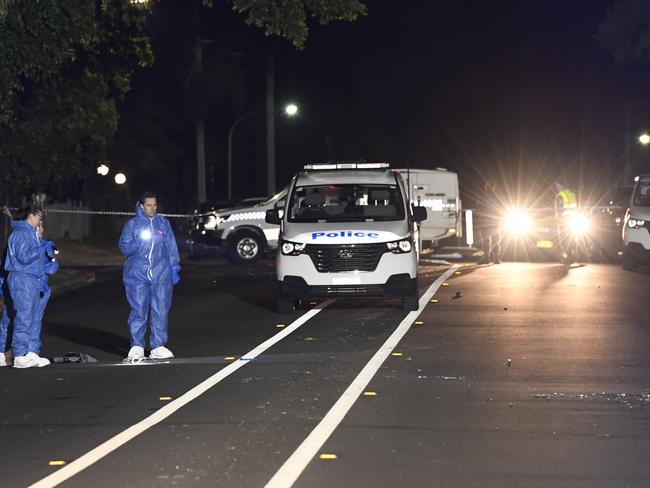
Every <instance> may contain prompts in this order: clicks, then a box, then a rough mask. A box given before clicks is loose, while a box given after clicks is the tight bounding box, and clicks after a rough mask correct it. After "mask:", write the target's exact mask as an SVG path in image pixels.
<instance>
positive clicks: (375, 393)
mask: <svg viewBox="0 0 650 488" xmlns="http://www.w3.org/2000/svg"><path fill="white" fill-rule="evenodd" d="M421 271H422V273H421V274H422V282H421V293H425V292H426V291H427V289H429V286H430V285H432V284H433V288H430V289H429V293H432V292H433V291H435V290H436V289H437V291H435V294H434V295H433V296H432V299H433V300H434V301H435V302H431V301H430V300H422V305H423V310H422V311H421V313H420V314H419V316H418V314H417V313H413V314H410V315H407V314H406V312H401V311H400V310H399V309H398V308H397V305H398V303H397V302H396V301H394V302H393V301H372V300H355V301H335V302H333V303H330V302H320V303H319V304H318V305H315V306H313V307H312V308H311V309H310V310H300V311H296V312H294V313H292V314H289V315H279V314H277V313H275V312H274V299H275V285H274V274H273V272H274V270H273V268H272V263H270V262H267V263H264V264H263V265H261V266H259V267H257V268H255V269H252V270H249V269H245V268H235V267H232V266H227V265H225V264H223V263H222V262H221V261H203V262H198V263H190V264H186V265H185V266H184V276H183V281H182V283H181V284H180V285H179V286H178V287H177V288H176V290H175V296H174V306H173V310H172V313H171V317H170V336H171V339H170V343H169V347H170V348H171V349H172V350H173V351H174V352H175V353H176V355H177V357H178V359H176V360H174V361H169V362H163V363H158V364H151V363H143V364H140V365H123V364H122V363H121V361H122V358H123V357H124V355H125V354H126V351H127V350H128V346H129V344H128V339H127V333H126V317H127V315H128V307H127V304H126V300H125V298H124V294H123V290H122V287H121V281H120V277H119V274H116V275H115V278H114V279H112V280H107V281H104V282H102V283H97V284H95V285H92V286H88V287H86V288H83V289H79V290H75V291H74V292H70V293H68V294H66V295H63V296H60V297H58V298H56V299H54V300H53V301H52V302H51V303H50V306H49V308H48V310H47V314H46V323H45V326H44V334H43V343H44V349H43V355H46V356H57V355H62V354H63V353H66V352H70V351H79V352H83V353H85V354H89V355H91V356H93V357H94V358H96V359H98V362H97V363H87V364H57V365H53V366H50V367H47V368H42V369H30V370H13V369H11V368H3V369H2V370H0V385H1V386H0V391H2V396H1V400H0V439H1V442H0V473H1V475H0V486H2V487H19V486H28V485H30V484H32V483H36V482H38V481H39V480H42V482H41V484H40V485H39V486H54V485H55V483H56V482H57V480H55V479H53V478H52V477H48V475H54V476H56V475H57V473H58V475H59V476H62V478H61V479H62V480H63V482H62V484H61V486H69V487H87V486H95V487H149V486H151V487H166V486H196V487H202V486H227V487H231V486H232V487H261V486H265V485H266V484H267V483H269V482H270V481H271V480H273V484H269V486H290V480H291V479H293V478H292V476H293V477H295V478H296V481H295V484H294V486H296V487H310V488H311V487H316V488H320V487H323V488H325V487H328V488H329V487H331V486H337V487H348V486H350V487H366V486H367V487H394V486H396V485H398V486H404V487H407V486H408V487H411V486H413V487H415V486H427V487H428V486H432V487H433V486H435V487H473V486H481V487H500V488H501V487H548V486H551V487H625V486H630V487H647V486H650V463H648V461H647V460H648V458H649V455H650V357H649V354H648V353H649V351H650V323H649V322H650V321H649V320H648V313H647V308H648V303H650V286H649V285H650V272H648V271H647V270H645V271H643V270H642V271H639V272H634V273H630V272H623V271H622V270H621V269H620V267H619V266H615V265H607V264H593V265H592V264H590V265H586V266H581V267H575V268H571V269H567V268H565V267H564V266H561V265H555V264H543V263H526V264H518V263H505V264H502V265H499V266H483V267H470V268H460V269H458V270H455V269H452V270H448V269H447V268H446V267H444V266H428V267H423V268H422V270H421ZM454 271H457V272H458V273H459V274H455V273H454ZM444 272H447V274H450V276H449V278H448V279H445V280H443V279H438V277H439V276H440V275H441V274H442V273H444ZM436 280H437V281H436ZM443 281H444V282H445V283H447V284H448V286H439V285H441V284H442V283H443ZM438 286H439V288H437V287H438ZM424 305H426V306H424ZM278 324H284V327H279V326H278ZM399 333H403V334H404V335H403V337H401V338H400V337H397V339H396V338H395V336H394V335H393V336H391V335H392V334H399ZM277 334H280V336H278V335H277ZM282 334H286V336H285V337H282V336H281V335H282ZM391 337H392V339H390V338H391ZM269 338H274V339H273V341H275V342H274V343H273V344H271V345H269V344H267V345H266V346H268V348H267V349H265V350H261V349H257V350H256V349H255V348H256V347H257V346H259V345H260V344H263V343H264V342H265V341H267V340H268V339H269ZM391 340H392V341H393V342H394V344H389V343H388V344H387V341H388V342H390V341H391ZM266 346H264V347H266ZM378 351H379V352H378ZM376 354H379V355H381V354H383V355H384V356H385V360H384V359H383V357H380V356H376ZM231 358H234V359H231ZM373 365H374V366H375V369H376V372H375V371H374V370H373V369H372V366H373ZM206 380H207V382H206ZM197 385H200V386H199V388H198V389H197V390H194V391H193V393H191V394H194V395H195V398H194V399H191V400H190V399H189V397H188V391H190V390H192V388H194V387H196V386H197ZM362 392H364V393H365V394H360V393H362ZM126 437H130V439H129V440H126ZM305 439H308V441H307V442H306V443H303V441H305ZM107 441H108V442H107ZM305 445H306V447H305ZM98 446H99V447H98ZM89 452H90V453H91V455H92V459H89V458H90V457H91V456H88V455H86V454H87V453H89ZM321 455H324V456H323V458H321ZM75 460H76V461H75ZM50 461H65V463H66V464H65V466H63V467H61V466H50V465H49V462H50ZM81 467H83V469H81V470H80V471H79V472H78V473H74V474H71V472H72V471H76V469H80V468H81ZM281 469H282V470H281ZM66 470H67V471H66ZM280 470H281V471H280ZM276 482H277V483H276Z"/></svg>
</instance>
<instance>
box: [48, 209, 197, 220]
mask: <svg viewBox="0 0 650 488" xmlns="http://www.w3.org/2000/svg"><path fill="white" fill-rule="evenodd" d="M43 210H44V211H45V213H46V214H49V213H58V214H72V215H117V216H125V217H133V216H134V215H135V212H115V211H108V210H72V209H62V208H47V207H45V208H44V209H43ZM159 215H162V216H163V217H168V218H177V219H189V218H192V217H200V216H202V215H204V214H200V215H197V214H166V213H161V214H159Z"/></svg>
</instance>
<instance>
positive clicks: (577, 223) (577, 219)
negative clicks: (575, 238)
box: [569, 215, 591, 235]
mask: <svg viewBox="0 0 650 488" xmlns="http://www.w3.org/2000/svg"><path fill="white" fill-rule="evenodd" d="M590 227H591V222H590V221H589V219H588V218H587V217H586V216H584V215H576V216H574V217H572V218H571V220H570V221H569V228H570V229H571V232H573V233H574V234H576V235H581V234H584V233H586V232H589V228H590Z"/></svg>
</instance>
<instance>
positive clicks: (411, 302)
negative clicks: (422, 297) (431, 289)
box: [399, 297, 420, 312]
mask: <svg viewBox="0 0 650 488" xmlns="http://www.w3.org/2000/svg"><path fill="white" fill-rule="evenodd" d="M419 306H420V304H419V303H418V299H417V298H416V297H408V298H402V304H401V305H400V307H399V308H400V309H401V310H404V311H405V312H414V311H415V310H417V309H418V308H419Z"/></svg>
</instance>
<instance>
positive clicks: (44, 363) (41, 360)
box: [27, 352, 50, 368]
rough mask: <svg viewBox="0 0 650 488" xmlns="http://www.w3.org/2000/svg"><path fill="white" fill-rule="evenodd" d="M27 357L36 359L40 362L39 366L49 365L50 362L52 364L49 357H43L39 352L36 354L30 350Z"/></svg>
mask: <svg viewBox="0 0 650 488" xmlns="http://www.w3.org/2000/svg"><path fill="white" fill-rule="evenodd" d="M27 357H28V358H32V359H33V360H34V361H36V362H37V363H38V367H39V368H42V367H43V366H47V365H48V364H50V360H49V359H47V358H42V357H40V356H39V355H38V354H36V353H35V352H28V353H27Z"/></svg>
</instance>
